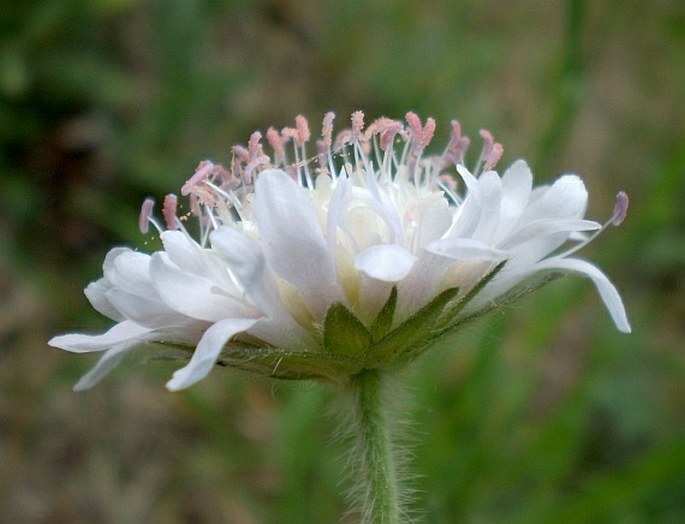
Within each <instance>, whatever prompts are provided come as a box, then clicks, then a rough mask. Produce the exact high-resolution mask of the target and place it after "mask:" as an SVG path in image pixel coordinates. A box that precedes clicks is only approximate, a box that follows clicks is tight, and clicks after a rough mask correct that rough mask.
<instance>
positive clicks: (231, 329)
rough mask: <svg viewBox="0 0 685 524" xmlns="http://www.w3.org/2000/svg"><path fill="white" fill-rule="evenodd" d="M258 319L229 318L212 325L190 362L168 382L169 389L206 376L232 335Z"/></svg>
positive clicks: (190, 384)
mask: <svg viewBox="0 0 685 524" xmlns="http://www.w3.org/2000/svg"><path fill="white" fill-rule="evenodd" d="M258 321H259V319H258V318H227V319H225V320H220V321H219V322H217V323H216V324H214V325H212V326H211V327H210V328H209V329H207V331H205V333H204V335H202V338H201V339H200V342H199V343H198V345H197V348H196V349H195V352H194V353H193V356H192V358H191V359H190V362H188V364H187V365H186V366H185V367H183V368H181V369H179V370H177V371H176V372H174V376H173V378H172V379H171V380H170V381H169V382H167V384H166V387H167V389H169V390H170V391H178V390H180V389H184V388H187V387H188V386H192V385H193V384H195V383H196V382H198V381H200V380H202V379H203V378H205V377H206V376H207V375H208V374H209V372H210V371H211V370H212V367H213V366H214V364H215V363H216V359H217V358H218V357H219V355H220V354H221V350H222V348H223V347H224V345H225V344H226V343H227V342H228V341H229V340H230V339H231V337H233V336H234V335H236V334H238V333H241V332H243V331H247V330H248V329H250V328H251V327H252V326H254V325H255V323H256V322H258Z"/></svg>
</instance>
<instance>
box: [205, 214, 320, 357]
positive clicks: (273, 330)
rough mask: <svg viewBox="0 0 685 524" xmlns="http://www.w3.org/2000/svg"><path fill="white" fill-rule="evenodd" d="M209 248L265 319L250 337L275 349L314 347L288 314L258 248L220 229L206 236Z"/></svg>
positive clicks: (233, 232)
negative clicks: (226, 267) (210, 245)
mask: <svg viewBox="0 0 685 524" xmlns="http://www.w3.org/2000/svg"><path fill="white" fill-rule="evenodd" d="M210 238H211V240H212V246H213V247H214V249H216V250H217V252H218V253H219V255H220V256H221V257H222V259H223V260H224V262H225V263H226V264H227V265H228V267H229V268H230V270H231V271H232V272H233V274H234V275H235V277H236V278H237V279H238V281H239V283H240V284H241V285H242V286H243V287H244V288H245V294H246V295H247V296H248V297H249V299H250V300H251V301H252V302H253V303H254V304H255V305H256V306H257V307H258V308H259V309H260V310H261V311H262V312H263V313H265V314H266V315H267V316H268V318H266V319H264V321H262V322H260V323H259V324H258V325H257V326H255V328H254V330H253V331H252V334H254V335H255V336H256V337H259V338H261V339H262V340H264V341H265V342H270V343H273V344H277V345H279V346H290V345H291V346H298V345H301V344H308V345H312V344H314V342H313V340H312V339H311V337H310V335H309V334H308V333H307V332H306V331H305V330H304V329H303V328H302V326H300V325H299V324H298V323H297V322H295V320H294V319H293V317H292V316H291V315H290V313H289V311H288V309H287V308H286V306H285V304H284V303H283V301H282V299H281V295H280V291H279V289H278V284H277V283H276V280H275V278H274V275H273V274H272V273H271V270H270V269H269V267H268V266H267V264H266V260H265V259H264V254H263V253H262V250H261V247H260V245H259V244H258V243H257V242H256V241H254V240H253V239H252V238H250V237H249V236H247V235H246V234H245V233H244V232H242V231H239V230H237V229H234V228H232V227H228V226H223V227H220V228H219V229H218V230H216V231H214V232H212V234H211V235H210Z"/></svg>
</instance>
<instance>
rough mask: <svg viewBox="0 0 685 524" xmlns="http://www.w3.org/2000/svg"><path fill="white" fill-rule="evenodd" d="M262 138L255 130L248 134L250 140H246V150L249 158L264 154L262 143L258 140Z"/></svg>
mask: <svg viewBox="0 0 685 524" xmlns="http://www.w3.org/2000/svg"><path fill="white" fill-rule="evenodd" d="M261 139H262V134H261V133H260V132H259V131H255V132H254V133H252V134H251V135H250V140H248V142H247V152H248V154H249V157H250V160H252V159H253V158H256V157H258V156H262V155H263V154H264V150H263V148H262V144H260V143H259V141H260V140H261Z"/></svg>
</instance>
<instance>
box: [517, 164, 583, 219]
mask: <svg viewBox="0 0 685 524" xmlns="http://www.w3.org/2000/svg"><path fill="white" fill-rule="evenodd" d="M537 189H541V188H537ZM538 193H539V196H538V197H537V198H535V199H534V200H533V201H531V203H530V204H529V205H528V207H526V210H525V211H524V212H523V216H522V217H521V220H520V224H524V223H527V222H532V221H534V220H540V219H543V220H544V219H550V218H553V219H557V220H558V219H562V218H569V219H571V218H582V217H583V215H584V214H585V208H586V207H587V190H586V189H585V184H583V181H582V180H581V179H580V178H578V177H577V176H576V175H564V176H562V177H561V178H559V179H558V180H557V181H556V182H554V184H553V185H552V186H551V187H548V188H546V190H543V191H538ZM534 196H537V194H536V195H534Z"/></svg>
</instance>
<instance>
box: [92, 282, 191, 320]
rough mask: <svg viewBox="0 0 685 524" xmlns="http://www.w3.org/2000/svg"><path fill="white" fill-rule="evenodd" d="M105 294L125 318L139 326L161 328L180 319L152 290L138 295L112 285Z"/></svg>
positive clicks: (178, 314)
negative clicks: (146, 293)
mask: <svg viewBox="0 0 685 524" xmlns="http://www.w3.org/2000/svg"><path fill="white" fill-rule="evenodd" d="M105 296H106V297H107V299H108V300H109V301H110V302H111V303H112V305H113V306H114V307H116V308H117V309H118V310H119V311H121V313H122V314H123V315H124V316H125V317H126V318H127V319H129V320H132V321H133V322H135V323H136V324H140V325H141V326H146V327H149V328H161V327H164V326H166V325H169V324H174V323H176V322H177V321H179V320H181V319H182V315H181V314H180V313H178V312H177V311H174V310H173V309H171V308H170V307H169V306H167V305H166V304H165V303H164V302H163V301H162V299H161V298H160V297H159V295H157V293H156V292H154V290H153V292H152V293H151V294H150V295H149V296H140V295H137V294H134V293H130V292H129V291H126V290H123V289H120V288H117V287H114V288H112V289H110V290H108V291H107V293H106V294H105Z"/></svg>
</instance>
